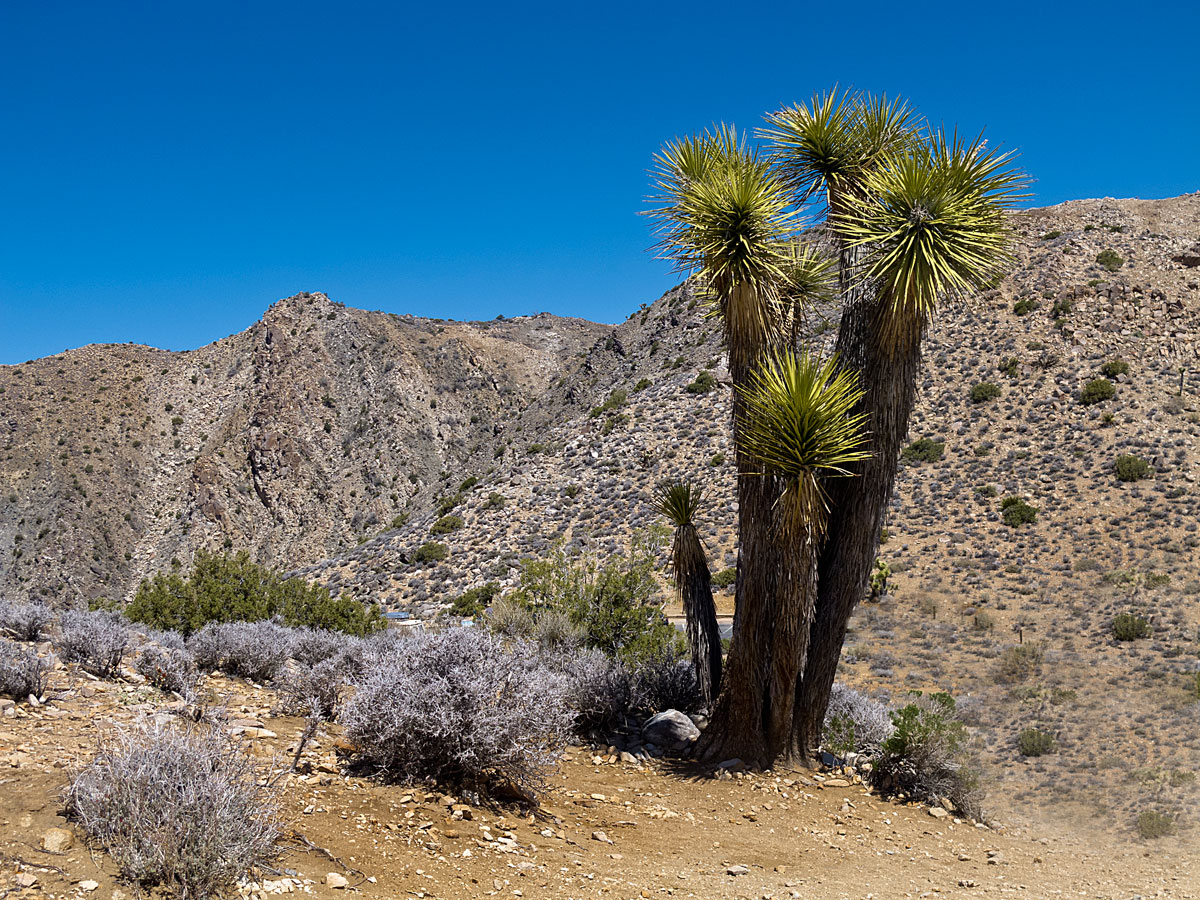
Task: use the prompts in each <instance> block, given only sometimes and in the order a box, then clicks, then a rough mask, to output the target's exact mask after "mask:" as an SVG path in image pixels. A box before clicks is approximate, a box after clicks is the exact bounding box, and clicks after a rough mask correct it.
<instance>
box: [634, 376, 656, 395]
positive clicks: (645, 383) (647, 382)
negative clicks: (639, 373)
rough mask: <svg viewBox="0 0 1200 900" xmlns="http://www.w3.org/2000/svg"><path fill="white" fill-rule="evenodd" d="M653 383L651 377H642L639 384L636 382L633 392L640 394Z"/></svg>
mask: <svg viewBox="0 0 1200 900" xmlns="http://www.w3.org/2000/svg"><path fill="white" fill-rule="evenodd" d="M652 384H654V382H653V381H651V380H650V379H649V378H642V379H641V380H639V381H638V383H637V384H635V385H634V386H633V392H634V393H635V394H639V393H641V392H642V391H644V390H645V389H646V388H648V387H650V385H652Z"/></svg>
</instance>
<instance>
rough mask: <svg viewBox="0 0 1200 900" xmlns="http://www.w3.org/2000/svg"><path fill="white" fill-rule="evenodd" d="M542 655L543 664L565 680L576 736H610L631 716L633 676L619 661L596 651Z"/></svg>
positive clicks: (544, 652) (571, 651)
mask: <svg viewBox="0 0 1200 900" xmlns="http://www.w3.org/2000/svg"><path fill="white" fill-rule="evenodd" d="M542 652H543V659H544V660H545V662H546V665H547V666H548V667H549V668H551V669H553V670H554V671H556V672H558V673H559V674H560V675H562V676H563V677H564V678H565V679H566V690H567V702H568V703H569V704H570V706H571V708H572V709H573V710H574V711H575V724H574V729H575V733H576V734H578V735H579V736H580V737H584V738H589V737H602V736H607V735H609V734H612V733H613V732H614V731H616V730H617V729H618V728H620V727H621V726H622V725H624V724H625V720H626V718H628V717H629V716H631V715H633V705H634V687H633V677H632V676H631V674H630V672H629V668H628V667H627V666H626V665H625V664H624V663H623V662H621V661H620V660H618V659H613V658H612V657H611V656H606V655H605V654H603V653H601V652H600V651H599V650H576V649H571V650H567V651H563V650H549V651H548V650H546V649H545V648H543V651H542Z"/></svg>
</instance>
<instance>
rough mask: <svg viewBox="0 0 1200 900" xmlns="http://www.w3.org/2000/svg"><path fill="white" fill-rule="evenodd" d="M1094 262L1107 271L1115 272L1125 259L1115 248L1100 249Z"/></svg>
mask: <svg viewBox="0 0 1200 900" xmlns="http://www.w3.org/2000/svg"><path fill="white" fill-rule="evenodd" d="M1096 262H1098V263H1100V265H1102V266H1104V268H1105V269H1106V270H1108V271H1109V272H1115V271H1117V269H1119V268H1121V266H1122V265H1123V264H1124V262H1125V260H1123V259H1121V257H1120V256H1118V255H1117V253H1116V251H1115V250H1101V251H1100V252H1099V253H1097V254H1096Z"/></svg>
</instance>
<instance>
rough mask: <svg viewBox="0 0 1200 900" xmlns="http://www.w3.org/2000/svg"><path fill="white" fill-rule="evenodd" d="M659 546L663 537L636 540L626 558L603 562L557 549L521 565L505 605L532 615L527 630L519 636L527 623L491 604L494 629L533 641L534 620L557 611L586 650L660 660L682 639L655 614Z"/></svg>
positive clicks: (620, 556) (511, 611)
mask: <svg viewBox="0 0 1200 900" xmlns="http://www.w3.org/2000/svg"><path fill="white" fill-rule="evenodd" d="M661 544H662V540H661V534H660V533H659V532H651V533H645V534H639V535H635V536H634V538H633V540H632V541H631V543H630V545H629V548H628V550H627V551H626V552H625V553H614V554H612V555H611V556H609V557H608V558H607V559H605V560H604V561H603V562H601V561H600V560H599V559H598V558H597V557H596V556H595V555H592V554H587V553H568V552H567V550H566V549H565V547H563V546H562V545H561V544H560V545H559V546H557V547H555V548H554V550H553V551H552V552H551V553H550V554H548V555H547V556H545V557H541V558H537V559H527V560H524V561H523V564H522V568H521V578H520V582H519V584H518V585H517V589H516V590H515V591H513V593H512V594H511V595H509V598H506V599H511V601H512V604H516V605H523V606H525V607H527V608H528V609H529V610H530V620H529V621H528V629H529V630H526V631H521V630H520V629H521V628H524V627H526V625H525V624H523V622H524V621H525V620H523V619H522V618H521V617H520V615H519V614H518V613H517V612H516V611H515V609H513V607H512V606H510V605H508V604H506V605H505V607H504V608H503V609H501V610H499V612H498V613H497V609H496V607H497V605H498V604H493V607H492V612H493V616H492V619H491V621H492V625H493V628H495V629H497V630H500V631H501V632H502V633H515V634H524V635H529V636H532V628H533V627H534V624H535V623H536V620H537V618H538V616H539V615H541V613H542V612H543V611H555V612H561V613H565V614H566V615H567V616H568V617H569V618H570V621H571V623H572V624H573V625H574V626H576V628H578V629H580V630H581V631H582V633H583V643H584V644H585V645H586V646H589V647H595V648H596V649H598V650H602V651H604V652H605V653H607V654H609V655H610V656H616V655H619V656H621V657H623V658H625V659H627V660H635V659H638V658H641V657H643V656H659V655H662V654H664V653H666V652H668V651H669V650H671V649H672V648H674V647H676V646H678V645H681V643H682V640H683V639H682V637H681V635H680V634H679V632H678V631H677V630H676V629H675V628H674V627H672V625H671V624H670V623H669V622H668V621H667V620H666V617H665V616H663V614H662V611H661V609H660V608H659V602H658V601H659V586H658V581H657V580H656V579H655V574H654V573H655V566H656V560H657V555H658V551H659V548H660V547H661ZM502 623H504V624H503V626H502ZM506 629H509V630H506ZM512 629H516V630H512Z"/></svg>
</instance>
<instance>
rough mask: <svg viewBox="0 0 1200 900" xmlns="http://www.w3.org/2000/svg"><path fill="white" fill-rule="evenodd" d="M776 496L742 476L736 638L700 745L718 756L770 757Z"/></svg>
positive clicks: (768, 486)
mask: <svg viewBox="0 0 1200 900" xmlns="http://www.w3.org/2000/svg"><path fill="white" fill-rule="evenodd" d="M735 406H736V401H735ZM739 457H740V453H739ZM739 462H740V460H739ZM777 497H778V489H777V488H776V486H775V485H774V483H773V482H772V481H771V480H770V479H768V478H763V477H760V476H755V475H739V476H738V534H739V538H740V540H739V544H738V573H737V588H736V601H737V606H736V609H735V610H734V617H733V642H732V644H731V645H730V648H729V659H728V661H727V663H726V666H725V673H724V676H723V678H722V681H721V692H720V694H719V695H718V697H717V703H716V706H715V707H714V708H713V711H712V717H711V719H710V721H709V724H708V727H707V728H706V729H705V730H704V734H703V736H702V737H701V740H700V746H699V755H700V757H701V758H703V759H707V760H711V761H714V762H720V761H722V760H726V759H734V758H736V759H740V760H742V761H743V762H744V763H747V764H749V765H758V766H765V765H767V764H768V763H769V761H770V760H769V756H768V750H767V731H768V728H769V723H770V722H771V719H772V716H773V715H776V714H777V713H778V710H777V709H776V706H775V704H774V703H773V697H772V696H771V681H770V671H771V660H772V658H773V645H774V632H775V622H776V618H775V606H776V604H775V597H776V591H777V585H778V571H777V570H776V567H775V565H774V560H773V556H774V554H773V553H772V543H773V541H772V539H771V531H772V529H771V516H772V515H773V506H774V503H775V500H776V498H777Z"/></svg>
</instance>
